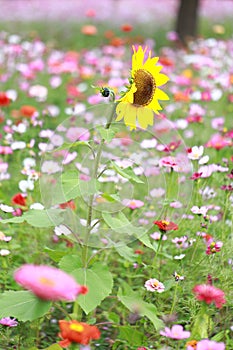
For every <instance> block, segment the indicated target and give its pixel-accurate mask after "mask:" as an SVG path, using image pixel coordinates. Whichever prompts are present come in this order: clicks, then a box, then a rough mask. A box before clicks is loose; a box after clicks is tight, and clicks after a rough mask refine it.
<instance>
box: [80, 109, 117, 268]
mask: <svg viewBox="0 0 233 350" xmlns="http://www.w3.org/2000/svg"><path fill="white" fill-rule="evenodd" d="M116 106H117V104H116V103H114V105H113V109H112V112H111V114H110V118H109V120H108V122H107V124H106V125H105V129H106V130H107V129H109V128H110V126H111V124H112V121H113V118H114V115H115V111H116ZM104 142H105V139H102V140H101V142H100V144H99V147H98V150H97V154H96V157H95V159H94V170H93V175H92V178H93V179H98V169H99V164H100V159H101V154H102V150H103V146H104ZM93 202H94V194H92V195H91V196H90V197H89V201H88V209H87V225H86V235H85V238H84V242H83V252H82V262H83V267H84V268H87V264H88V242H89V238H90V234H91V229H92V227H91V221H92V214H93Z"/></svg>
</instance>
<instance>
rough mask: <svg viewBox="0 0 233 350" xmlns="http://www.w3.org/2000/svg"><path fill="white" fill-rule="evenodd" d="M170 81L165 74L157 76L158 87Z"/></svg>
mask: <svg viewBox="0 0 233 350" xmlns="http://www.w3.org/2000/svg"><path fill="white" fill-rule="evenodd" d="M168 80H169V78H168V77H167V76H166V75H165V74H158V75H157V76H156V86H161V85H163V84H166V82H167V81H168Z"/></svg>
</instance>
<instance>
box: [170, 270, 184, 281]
mask: <svg viewBox="0 0 233 350" xmlns="http://www.w3.org/2000/svg"><path fill="white" fill-rule="evenodd" d="M172 276H173V277H174V278H175V281H176V282H179V281H183V280H184V276H181V275H179V274H178V273H177V272H176V271H175V272H174V273H173V275H172Z"/></svg>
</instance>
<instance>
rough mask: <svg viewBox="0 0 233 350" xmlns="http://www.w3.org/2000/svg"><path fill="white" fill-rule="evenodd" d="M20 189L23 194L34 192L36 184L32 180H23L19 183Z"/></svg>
mask: <svg viewBox="0 0 233 350" xmlns="http://www.w3.org/2000/svg"><path fill="white" fill-rule="evenodd" d="M19 189H20V191H22V192H23V193H26V192H27V191H28V190H29V191H32V190H34V182H33V181H30V180H21V181H20V182H19Z"/></svg>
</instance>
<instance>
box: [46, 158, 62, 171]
mask: <svg viewBox="0 0 233 350" xmlns="http://www.w3.org/2000/svg"><path fill="white" fill-rule="evenodd" d="M41 171H42V173H46V174H55V173H58V172H59V171H62V168H61V167H60V166H59V164H58V163H57V162H54V161H53V160H46V161H44V163H43V164H42V166H41Z"/></svg>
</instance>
